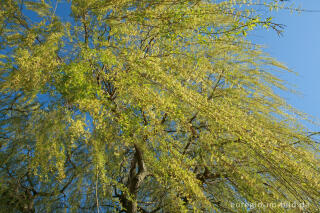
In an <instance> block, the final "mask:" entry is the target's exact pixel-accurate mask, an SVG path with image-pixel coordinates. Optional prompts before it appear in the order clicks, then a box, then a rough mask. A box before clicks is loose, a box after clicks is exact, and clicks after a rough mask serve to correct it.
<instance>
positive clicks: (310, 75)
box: [250, 0, 320, 131]
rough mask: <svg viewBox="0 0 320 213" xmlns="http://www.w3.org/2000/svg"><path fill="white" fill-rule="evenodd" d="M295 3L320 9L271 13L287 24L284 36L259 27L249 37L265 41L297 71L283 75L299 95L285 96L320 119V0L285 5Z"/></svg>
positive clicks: (271, 51)
mask: <svg viewBox="0 0 320 213" xmlns="http://www.w3.org/2000/svg"><path fill="white" fill-rule="evenodd" d="M292 3H294V5H295V6H296V7H298V6H301V7H302V9H309V10H318V11H317V12H301V13H300V14H299V13H297V12H294V13H291V12H290V11H278V12H276V13H272V16H273V17H274V19H273V21H274V22H276V23H281V24H284V25H286V27H285V29H284V32H283V35H282V36H280V37H279V36H277V34H276V33H275V32H274V31H272V30H269V31H266V30H261V31H260V30H259V31H258V32H254V33H252V34H251V36H250V39H252V40H253V41H254V42H255V43H258V44H264V45H265V47H266V49H265V51H266V52H268V53H269V54H270V55H271V56H273V57H275V58H276V59H278V60H279V61H280V62H283V63H284V64H285V65H287V66H288V67H289V68H290V69H291V70H293V71H294V72H297V73H298V75H294V74H283V75H282V76H280V77H281V78H282V79H284V80H286V81H288V83H289V84H291V85H292V84H293V85H295V87H294V89H295V90H297V91H298V92H300V94H299V95H297V94H284V95H282V96H283V97H284V98H285V99H286V100H287V101H288V103H290V104H292V105H293V106H294V107H296V108H297V109H299V110H301V111H303V112H305V113H308V114H309V115H311V116H314V117H315V118H316V119H320V94H319V93H320V0H290V1H289V2H287V3H286V4H287V5H288V6H290V5H292ZM307 127H309V128H310V129H311V130H312V131H320V127H317V126H315V125H311V124H307Z"/></svg>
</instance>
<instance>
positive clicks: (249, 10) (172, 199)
mask: <svg viewBox="0 0 320 213" xmlns="http://www.w3.org/2000/svg"><path fill="white" fill-rule="evenodd" d="M277 8H281V4H280V2H279V1H273V0H270V1H267V0H266V1H262V2H261V1H246V0H225V1H221V0H220V1H218V0H216V1H214V0H212V1H207V0H172V1H164V0H152V1H150V0H139V1H132V0H117V1H115V0H110V1H103V0H73V1H68V2H60V1H45V0H42V1H31V0H24V1H23V0H2V1H1V10H0V11H1V16H0V17H1V18H0V22H1V26H2V27H1V32H0V39H1V53H2V55H1V64H0V65H1V105H0V113H1V127H2V128H1V132H0V146H1V147H0V200H1V201H0V206H1V207H2V209H7V210H6V211H7V212H10V211H12V212H60V211H61V212H93V211H97V212H111V211H115V212H121V211H126V212H157V211H159V212H189V211H190V212H191V211H194V212H214V211H215V212H247V211H249V208H248V207H246V206H243V205H242V206H237V205H233V204H236V203H245V204H250V203H255V202H257V203H258V202H263V203H265V204H267V203H280V202H298V203H303V202H304V203H307V204H308V205H307V206H306V208H307V211H309V212H317V211H319V197H320V183H319V180H320V177H319V169H320V168H319V165H320V164H319V159H318V158H317V156H316V155H317V153H318V152H319V147H318V146H317V144H316V142H315V141H314V140H312V139H311V138H310V137H308V135H307V134H306V131H307V130H306V129H304V128H303V127H302V126H301V125H300V123H299V119H300V118H302V119H303V118H304V115H303V114H302V113H300V112H298V111H296V110H295V109H293V108H292V107H290V106H289V105H287V104H286V102H285V101H284V100H283V99H282V98H281V97H279V96H278V95H277V94H275V92H274V89H276V88H280V89H284V90H285V89H286V88H285V87H284V86H283V85H284V82H283V81H282V80H280V79H278V78H277V77H276V75H274V71H277V70H287V68H286V67H285V66H284V65H282V64H281V63H279V62H277V61H275V60H274V59H272V58H271V57H269V56H268V55H267V54H265V53H264V52H263V51H262V50H261V48H260V47H259V46H258V45H255V44H252V43H251V42H250V41H249V40H248V39H247V38H246V34H247V33H248V31H251V30H254V29H256V28H257V27H264V28H272V29H274V30H276V31H277V32H278V33H280V32H281V28H282V25H279V24H276V23H273V22H272V18H271V17H268V16H264V15H263V13H261V12H260V11H261V10H268V9H277ZM62 10H63V11H62ZM66 11H68V12H67V13H70V14H69V15H68V14H66ZM291 210H292V209H285V208H282V207H279V206H277V207H266V208H264V209H256V211H257V212H259V211H262V212H263V211H268V212H269V211H270V212H285V211H291ZM305 210H306V209H305Z"/></svg>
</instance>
